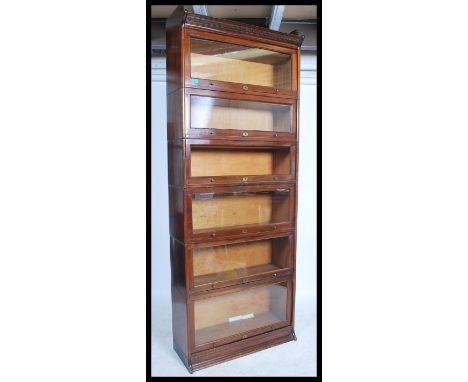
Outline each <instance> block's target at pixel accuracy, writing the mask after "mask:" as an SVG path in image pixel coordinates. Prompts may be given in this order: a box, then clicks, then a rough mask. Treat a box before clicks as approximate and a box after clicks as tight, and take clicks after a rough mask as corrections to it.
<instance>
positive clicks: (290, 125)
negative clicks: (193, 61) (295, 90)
mask: <svg viewBox="0 0 468 382" xmlns="http://www.w3.org/2000/svg"><path fill="white" fill-rule="evenodd" d="M296 103H297V100H296V99H293V98H282V99H278V98H274V97H269V96H266V95H262V96H259V95H256V96H254V95H243V94H237V93H227V92H217V91H209V90H199V89H186V90H185V115H186V118H185V124H186V125H185V131H184V136H185V137H186V138H205V139H222V138H230V139H231V138H232V139H236V140H251V139H264V140H269V141H270V140H273V141H277V140H288V141H294V140H296V138H297V134H296V124H297V122H296V119H297V118H296V117H297V113H296Z"/></svg>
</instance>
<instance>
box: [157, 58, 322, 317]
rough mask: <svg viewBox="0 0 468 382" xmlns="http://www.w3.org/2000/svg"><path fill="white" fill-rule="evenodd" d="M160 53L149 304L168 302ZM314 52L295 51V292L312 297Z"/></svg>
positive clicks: (160, 60)
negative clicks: (297, 83) (298, 61)
mask: <svg viewBox="0 0 468 382" xmlns="http://www.w3.org/2000/svg"><path fill="white" fill-rule="evenodd" d="M165 81H166V74H165V58H164V57H162V58H159V57H158V58H153V59H152V82H151V91H152V97H151V102H152V105H151V106H152V107H151V121H152V137H151V140H152V142H151V143H152V156H151V160H152V162H151V163H152V178H151V183H152V184H151V186H152V193H151V198H152V222H153V224H152V241H153V248H152V296H153V310H154V311H155V312H156V311H157V310H158V308H157V306H158V305H159V306H170V299H171V296H170V284H171V282H170V277H171V274H170V259H169V208H168V187H167V142H166V140H167V135H166V82H165ZM316 93H317V91H316V57H315V55H314V54H309V55H307V54H303V55H302V56H301V88H300V96H301V101H300V121H299V126H300V127H299V128H300V133H299V134H300V137H299V199H298V221H297V273H296V285H297V291H296V296H297V300H298V303H299V300H305V299H307V300H308V301H309V303H310V302H312V303H313V305H314V306H315V302H316V258H317V257H316V256H317V253H316V197H317V196H316V177H317V173H316V164H317V162H316Z"/></svg>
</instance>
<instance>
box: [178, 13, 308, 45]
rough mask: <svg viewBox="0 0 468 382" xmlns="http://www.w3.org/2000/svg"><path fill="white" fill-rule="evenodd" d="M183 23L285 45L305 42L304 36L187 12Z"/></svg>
mask: <svg viewBox="0 0 468 382" xmlns="http://www.w3.org/2000/svg"><path fill="white" fill-rule="evenodd" d="M183 23H184V24H185V25H186V26H188V27H191V26H192V27H196V28H201V29H208V30H215V31H217V32H219V31H226V32H235V33H242V34H245V35H249V36H253V37H255V38H257V39H258V38H260V39H262V38H263V39H267V40H275V41H281V42H283V43H287V44H291V45H295V46H296V47H300V46H301V45H302V42H303V41H304V37H305V36H304V35H299V34H295V33H293V32H291V33H283V32H278V31H274V30H271V29H268V28H262V27H258V26H256V25H250V24H245V23H240V22H237V21H231V20H221V19H217V18H214V17H209V16H203V15H198V14H196V13H190V12H186V13H185V17H184V20H183Z"/></svg>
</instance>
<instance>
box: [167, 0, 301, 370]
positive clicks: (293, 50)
mask: <svg viewBox="0 0 468 382" xmlns="http://www.w3.org/2000/svg"><path fill="white" fill-rule="evenodd" d="M166 36H167V45H166V46H167V130H168V131H167V132H168V134H167V136H168V159H169V160H168V163H169V168H168V170H169V171H168V173H169V179H168V180H169V209H170V236H171V238H170V243H171V246H170V248H171V254H170V255H171V280H172V281H171V290H172V302H173V304H172V326H173V344H174V349H175V351H176V352H177V354H178V355H179V357H180V358H181V360H182V361H183V363H184V364H185V366H186V367H187V369H188V370H189V372H190V373H192V372H193V371H195V370H198V369H201V368H204V367H207V366H210V365H214V364H217V363H219V362H224V361H228V360H230V359H233V358H236V357H239V356H242V355H245V354H249V353H252V352H255V351H258V350H262V349H266V348H268V347H270V346H273V345H277V344H280V343H284V342H287V341H290V340H294V339H296V337H295V334H294V295H295V247H296V235H295V231H296V201H297V172H296V168H297V143H298V134H297V131H298V129H297V112H298V100H299V91H298V89H299V83H298V67H299V49H300V46H301V44H302V41H303V38H304V36H300V35H296V34H287V33H282V32H276V31H272V30H269V29H266V28H260V27H256V26H252V25H247V24H243V23H239V22H233V21H228V20H220V19H215V18H212V17H207V16H201V15H197V14H193V13H189V12H187V11H186V10H185V9H184V8H183V7H182V6H179V7H178V8H177V9H176V10H175V11H174V13H173V14H172V15H171V17H169V19H168V20H167V24H166Z"/></svg>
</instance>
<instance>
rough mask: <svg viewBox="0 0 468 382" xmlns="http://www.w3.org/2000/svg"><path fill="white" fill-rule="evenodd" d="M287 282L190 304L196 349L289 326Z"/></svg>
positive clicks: (204, 297)
mask: <svg viewBox="0 0 468 382" xmlns="http://www.w3.org/2000/svg"><path fill="white" fill-rule="evenodd" d="M290 283H291V282H290V281H287V280H285V281H282V282H278V283H274V284H261V285H255V286H251V287H248V288H243V289H241V290H239V291H235V292H223V293H222V294H217V295H215V296H212V295H211V294H209V295H205V296H203V298H200V299H196V300H194V301H193V314H194V333H195V348H196V350H202V349H209V348H212V347H214V346H220V345H222V344H225V343H229V342H233V341H237V340H240V339H245V338H248V337H250V336H252V335H257V334H260V333H264V332H267V331H271V330H274V329H277V328H279V327H283V326H286V325H289V324H290V321H291V314H290V308H289V307H290V301H291V285H290Z"/></svg>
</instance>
